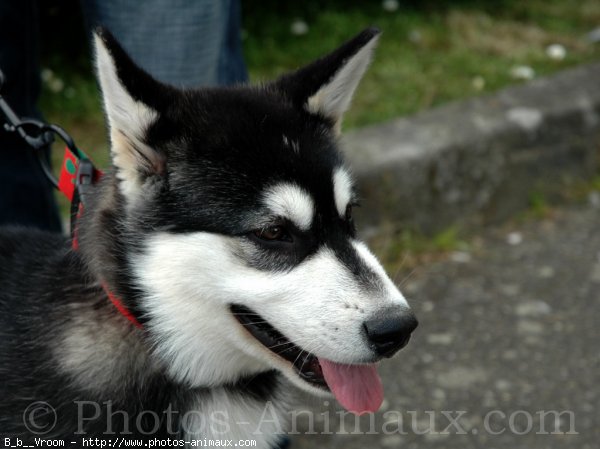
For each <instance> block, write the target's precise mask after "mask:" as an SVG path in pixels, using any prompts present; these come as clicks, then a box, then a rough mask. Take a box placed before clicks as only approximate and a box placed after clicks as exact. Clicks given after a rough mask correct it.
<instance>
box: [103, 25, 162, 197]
mask: <svg viewBox="0 0 600 449" xmlns="http://www.w3.org/2000/svg"><path fill="white" fill-rule="evenodd" d="M94 47H95V53H96V69H97V74H98V81H99V84H100V89H101V91H102V98H103V102H104V110H105V113H106V118H107V121H108V127H109V132H110V143H111V156H112V162H113V165H114V167H115V168H116V175H117V178H118V179H119V181H120V190H121V192H122V193H123V195H124V196H125V197H126V199H127V200H128V202H129V201H130V200H133V199H135V197H136V196H137V195H138V194H139V192H140V189H141V187H142V185H143V183H144V181H145V180H146V178H147V177H148V176H150V175H155V174H161V173H162V172H163V171H164V169H165V163H166V162H165V157H164V155H163V154H161V153H160V152H159V151H157V150H156V149H154V148H151V147H150V146H149V145H148V143H147V138H146V137H147V131H148V129H149V127H150V126H151V125H152V124H153V123H154V122H155V121H156V120H157V118H158V112H157V109H158V108H159V107H160V106H161V104H160V103H161V97H162V95H161V93H162V89H165V88H166V86H163V85H162V84H160V83H159V82H158V81H156V80H154V79H153V78H152V77H151V76H150V75H148V74H147V73H145V72H144V71H143V70H142V69H140V68H139V67H138V66H136V65H135V64H134V63H133V61H132V60H131V59H130V58H129V56H128V55H127V54H126V53H125V51H124V50H123V49H122V48H121V46H120V45H119V44H118V42H117V41H116V39H115V38H114V37H113V36H112V35H111V34H110V33H109V32H108V31H107V30H105V29H102V28H99V29H97V30H95V32H94Z"/></svg>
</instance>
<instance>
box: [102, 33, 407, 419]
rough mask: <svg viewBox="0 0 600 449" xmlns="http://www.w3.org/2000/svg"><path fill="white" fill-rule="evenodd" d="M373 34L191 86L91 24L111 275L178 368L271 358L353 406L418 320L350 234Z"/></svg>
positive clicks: (229, 369) (204, 378)
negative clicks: (357, 119)
mask: <svg viewBox="0 0 600 449" xmlns="http://www.w3.org/2000/svg"><path fill="white" fill-rule="evenodd" d="M378 34H379V32H378V31H377V30H374V29H368V30H365V31H363V32H362V33H360V34H359V35H358V36H356V37H355V38H353V39H352V40H350V41H349V42H347V43H346V44H344V45H342V46H341V47H340V48H338V49H337V50H335V51H334V52H333V53H331V54H329V55H327V56H325V57H323V58H321V59H319V60H317V61H315V62H313V63H312V64H310V65H308V66H306V67H304V68H301V69H300V70H298V71H296V72H294V73H291V74H288V75H285V76H283V77H281V78H280V79H278V80H276V81H275V82H272V83H269V84H265V85H262V86H239V87H230V88H202V89H195V90H180V89H177V88H175V87H172V86H166V85H163V84H161V83H159V82H158V81H156V80H154V79H153V78H152V77H150V76H149V75H148V74H146V73H145V72H143V71H142V70H141V69H140V68H138V67H137V66H136V65H135V64H134V63H133V62H132V61H131V59H130V58H129V57H128V56H127V55H126V54H125V52H124V51H123V50H122V49H121V47H120V46H119V45H118V44H117V43H116V41H115V40H114V38H113V37H112V36H111V35H110V34H108V33H106V32H102V31H100V32H98V33H97V34H96V35H95V45H96V58H97V67H98V76H99V80H100V85H101V89H102V92H103V98H104V105H105V111H106V116H107V120H108V125H109V130H110V139H111V153H112V164H113V170H112V175H109V176H108V177H107V178H108V179H107V181H106V182H105V185H106V187H105V189H104V190H105V193H104V197H106V196H110V195H112V197H113V198H112V199H113V201H108V200H106V199H104V200H98V201H97V202H96V204H95V206H94V207H95V208H97V210H98V211H100V212H98V214H99V215H98V217H99V218H98V220H99V221H101V222H103V226H104V231H103V232H104V234H105V236H108V237H109V238H110V239H112V241H111V242H108V241H107V242H106V243H107V248H108V251H109V252H112V253H113V254H111V255H108V256H107V259H106V260H110V261H113V262H114V263H115V264H116V265H117V266H116V267H113V268H112V270H113V271H115V272H117V273H118V274H119V275H118V276H112V277H111V275H110V274H109V273H105V275H106V277H107V278H108V279H109V282H111V283H113V284H115V283H116V284H119V283H121V285H120V286H119V285H113V287H114V288H115V289H117V290H120V291H121V292H124V291H126V292H129V293H131V294H132V295H133V294H134V293H135V295H134V296H136V300H135V304H130V306H132V307H134V309H135V310H136V311H137V313H139V314H140V315H141V317H142V318H144V319H145V327H146V332H147V333H148V335H149V336H150V338H151V339H152V340H153V343H154V345H155V348H156V354H157V355H158V356H159V357H160V358H161V359H162V360H163V362H164V363H165V364H166V366H167V367H168V371H169V373H170V375H171V376H172V377H173V378H174V379H175V380H176V381H179V382H184V383H187V384H189V385H192V386H214V385H222V384H224V383H231V382H235V381H237V380H239V379H241V378H242V377H244V376H249V375H253V374H256V373H259V372H263V371H267V370H272V369H277V370H279V371H281V372H282V373H284V374H285V375H286V376H287V377H288V378H289V379H290V380H291V381H292V382H293V383H294V384H296V385H297V386H299V387H301V388H303V389H305V390H308V391H311V392H327V391H328V390H331V391H332V392H333V393H334V394H335V395H336V397H337V398H338V400H339V401H340V402H341V403H342V404H343V405H344V406H346V407H347V408H348V409H350V410H353V411H357V412H362V411H367V410H373V409H376V408H377V407H378V406H379V403H380V402H381V385H380V382H379V377H378V376H377V373H376V370H375V368H374V364H375V363H376V362H378V361H379V360H380V359H381V358H382V357H389V356H391V355H392V354H394V353H395V352H396V351H397V350H399V349H400V348H401V347H403V346H404V345H405V344H406V343H407V341H408V338H409V336H410V333H411V332H412V331H413V329H414V328H415V327H416V320H415V318H414V316H413V315H412V313H411V312H410V310H409V307H408V304H407V303H406V301H405V299H404V298H403V296H402V295H401V294H400V292H399V291H398V290H397V288H396V287H395V286H394V284H393V283H392V282H391V280H390V279H389V278H388V277H387V275H386V274H385V272H384V270H383V268H382V267H381V265H380V264H379V262H378V261H377V260H376V258H375V257H374V256H373V255H372V254H371V253H370V252H369V250H368V249H367V247H366V246H365V245H364V243H362V242H360V241H359V240H358V239H357V238H356V235H355V228H354V223H353V220H352V208H353V206H354V205H355V204H356V192H355V188H354V183H353V180H352V176H351V174H350V171H349V169H348V168H347V167H346V166H345V164H344V162H343V158H342V155H341V154H340V152H339V150H338V144H337V136H338V134H339V129H340V123H341V120H342V115H343V114H344V112H345V111H346V109H347V108H348V106H349V103H350V100H351V97H352V95H353V93H354V91H355V89H356V87H357V85H358V83H359V80H360V78H361V77H362V75H363V73H364V71H365V69H366V68H367V66H368V64H369V62H370V59H371V54H372V51H373V48H374V46H375V44H376V42H377V37H378ZM107 192H109V193H107ZM101 196H102V195H101ZM108 208H110V209H111V210H108ZM107 229H108V231H107ZM102 251H106V250H102ZM110 265H111V264H110V263H108V262H107V263H105V264H104V266H105V267H110ZM124 285H127V286H128V287H127V288H125V287H124ZM125 296H127V295H126V294H125Z"/></svg>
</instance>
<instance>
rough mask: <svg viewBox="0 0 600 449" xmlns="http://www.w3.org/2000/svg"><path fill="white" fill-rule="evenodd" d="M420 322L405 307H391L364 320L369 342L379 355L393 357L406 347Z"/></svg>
mask: <svg viewBox="0 0 600 449" xmlns="http://www.w3.org/2000/svg"><path fill="white" fill-rule="evenodd" d="M418 324H419V322H418V321H417V318H416V317H415V315H414V314H413V313H412V312H411V311H410V310H407V309H405V308H400V307H390V308H387V309H384V310H382V311H380V312H379V313H378V314H377V316H375V317H373V318H371V319H369V320H367V321H365V322H364V327H365V331H366V332H367V338H368V339H369V342H371V344H372V345H373V347H374V348H375V351H376V352H377V354H378V355H381V356H384V357H391V356H393V355H394V354H395V353H396V352H398V351H399V350H400V349H402V348H403V347H405V346H406V345H407V344H408V341H409V340H410V334H411V333H412V331H414V330H415V329H416V327H417V326H418Z"/></svg>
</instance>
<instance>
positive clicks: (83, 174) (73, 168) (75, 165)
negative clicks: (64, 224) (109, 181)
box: [58, 147, 143, 329]
mask: <svg viewBox="0 0 600 449" xmlns="http://www.w3.org/2000/svg"><path fill="white" fill-rule="evenodd" d="M78 151H79V150H78ZM79 153H80V154H75V153H74V152H73V151H71V149H69V147H66V148H65V154H64V157H63V162H62V166H61V169H60V177H59V179H58V190H60V192H61V193H62V194H63V195H64V196H65V197H66V198H67V199H68V200H69V201H70V202H71V204H72V209H71V214H72V217H71V228H72V229H71V237H72V240H71V246H72V247H73V250H75V251H77V250H79V239H78V235H77V234H78V233H77V219H78V218H80V217H81V214H82V213H83V207H84V206H83V202H82V201H81V199H82V194H83V189H84V188H85V186H89V185H91V184H95V183H96V182H98V180H99V179H100V178H101V177H102V175H103V173H102V171H101V170H98V169H97V168H95V167H94V166H93V165H91V163H90V164H89V165H88V167H89V170H87V171H82V170H80V168H81V164H80V161H81V160H82V159H84V160H87V161H89V159H88V158H87V156H85V154H84V153H82V152H81V151H79ZM82 186H83V187H82ZM73 215H74V216H73ZM102 288H103V289H104V291H105V292H106V296H108V299H110V302H112V303H113V304H114V306H115V307H116V308H117V310H118V311H119V312H120V313H121V315H123V316H124V317H125V318H127V319H128V320H129V321H130V322H131V323H133V324H134V325H135V326H136V327H137V328H139V329H143V326H142V324H141V323H140V322H139V321H138V320H137V319H136V317H135V316H134V315H133V314H132V313H131V311H130V310H129V309H128V308H127V307H125V305H124V304H123V301H121V300H120V299H119V298H118V297H117V296H116V295H115V294H114V293H112V292H111V291H110V290H109V288H108V286H107V285H106V283H105V282H102Z"/></svg>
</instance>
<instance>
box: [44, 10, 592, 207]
mask: <svg viewBox="0 0 600 449" xmlns="http://www.w3.org/2000/svg"><path fill="white" fill-rule="evenodd" d="M70 2H71V3H73V4H71V5H70V3H69V1H67V2H65V3H63V5H64V8H63V9H60V8H58V9H57V7H56V6H54V7H53V8H54V9H50V10H48V11H46V12H45V14H46V17H45V20H42V24H43V25H44V27H45V29H44V30H43V32H44V33H45V34H44V35H45V36H47V37H46V38H45V44H46V47H45V48H44V49H43V51H44V52H43V55H44V57H43V66H44V67H45V68H46V69H47V70H46V71H45V72H44V73H45V81H44V88H43V94H42V99H41V109H42V111H43V112H44V113H45V115H46V118H47V119H48V120H49V121H52V122H55V123H58V124H60V125H62V126H63V127H64V128H66V129H67V130H68V131H69V132H70V133H71V134H72V135H73V137H74V138H75V141H76V142H77V143H78V144H79V146H80V147H81V148H82V149H83V150H84V151H86V152H88V153H89V154H90V155H91V156H92V158H93V159H94V160H96V161H97V163H98V165H100V166H105V165H106V164H107V163H108V160H107V159H108V148H107V144H106V132H105V128H104V124H103V117H102V112H101V106H100V100H99V98H98V94H97V88H96V83H95V81H94V78H93V74H92V69H91V64H90V63H89V56H88V52H87V43H86V39H85V34H84V31H83V27H82V25H81V23H82V20H81V17H80V16H79V15H78V13H77V12H74V11H77V8H76V2H74V1H73V0H70ZM69 5H70V6H69ZM243 8H244V20H243V44H244V52H245V57H246V61H247V64H248V68H249V72H250V76H251V79H252V80H253V81H262V80H268V79H271V78H273V77H275V76H277V75H279V74H281V73H283V72H285V71H287V70H293V69H295V68H297V67H299V66H301V65H302V64H305V63H307V62H309V61H311V60H312V59H314V58H317V57H319V56H321V55H323V54H325V53H327V52H328V51H331V50H332V49H334V48H335V47H336V46H338V45H339V44H340V43H341V42H343V41H344V40H346V39H348V38H349V37H351V36H352V35H354V34H355V33H357V32H358V31H360V30H361V29H363V28H365V27H367V26H369V25H372V24H376V25H377V26H379V27H380V28H381V29H382V30H383V32H384V33H383V35H382V38H381V41H380V45H379V48H378V51H377V54H376V58H375V60H374V62H373V65H372V67H371V69H370V70H369V71H368V72H367V75H366V77H365V79H364V81H363V83H362V84H361V86H360V88H359V90H358V92H357V95H356V97H355V100H354V104H353V107H352V109H351V111H350V112H349V113H348V114H347V117H346V118H345V123H344V127H345V129H349V128H354V127H359V126H365V125H369V124H373V123H378V122H382V121H385V120H390V119H392V118H394V117H397V116H403V115H407V114H414V113H417V112H419V111H422V110H424V109H427V108H430V107H432V106H436V105H439V104H442V103H445V102H448V101H451V100H456V99H461V98H465V97H470V96H474V95H481V94H486V93H489V92H494V91H496V90H498V89H500V88H503V87H506V86H508V85H511V84H515V83H518V82H521V81H519V80H516V79H515V78H513V77H512V76H511V69H512V68H514V67H515V66H519V65H526V66H529V67H531V68H532V69H533V70H534V71H535V74H536V76H538V77H539V76H544V75H547V74H551V73H554V72H556V71H559V70H562V69H565V68H567V67H572V66H575V65H578V64H581V63H586V62H591V61H597V60H600V44H592V43H590V42H588V41H586V39H584V36H585V35H586V33H588V32H590V31H591V30H593V29H594V28H595V27H597V26H598V24H599V23H600V2H598V1H597V0H579V1H577V2H574V1H569V0H528V1H526V2H525V1H521V0H496V1H493V2H491V1H483V0H479V1H478V0H453V1H448V0H446V1H442V0H437V1H434V0H404V1H401V2H399V8H398V9H397V10H396V11H393V12H388V11H386V10H384V9H383V8H382V4H381V2H379V1H369V2H366V1H360V0H345V1H342V0H328V1H316V0H309V1H305V2H281V1H277V0H262V1H259V0H244V2H243ZM297 20H301V21H303V22H304V23H305V24H306V25H307V27H308V32H307V33H306V34H304V35H294V34H293V33H291V31H290V28H291V25H292V23H293V22H294V21H297ZM57 23H60V30H59V32H58V33H57V30H56V28H57V26H56V24H57ZM551 44H561V45H562V46H564V47H565V48H566V50H567V53H566V57H565V58H564V59H562V60H560V61H557V60H553V59H551V58H549V57H548V55H547V54H546V48H547V46H548V45H551ZM65 52H67V53H65ZM48 70H49V71H48ZM55 153H57V152H55ZM56 157H57V158H58V159H60V155H57V156H56ZM533 202H536V199H535V198H534V199H533ZM538 206H539V205H538ZM534 207H535V206H534Z"/></svg>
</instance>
